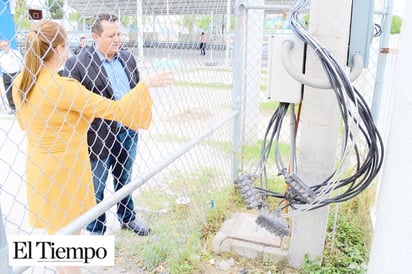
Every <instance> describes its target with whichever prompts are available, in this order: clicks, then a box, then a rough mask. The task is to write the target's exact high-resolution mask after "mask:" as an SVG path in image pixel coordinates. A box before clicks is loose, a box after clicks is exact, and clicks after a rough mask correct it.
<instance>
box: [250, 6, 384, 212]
mask: <svg viewBox="0 0 412 274" xmlns="http://www.w3.org/2000/svg"><path fill="white" fill-rule="evenodd" d="M308 4H309V0H297V1H295V3H294V5H293V6H292V8H291V9H290V11H289V17H288V19H289V21H290V26H291V29H292V31H293V32H294V34H295V35H296V36H297V37H298V38H299V39H301V40H302V41H303V42H304V43H306V44H307V46H308V48H311V49H312V50H313V51H314V53H315V54H316V56H317V57H318V59H319V61H320V63H321V65H322V67H323V69H324V71H325V73H326V76H327V78H328V79H329V82H330V84H331V86H332V89H333V91H334V92H335V95H336V100H337V103H338V107H339V111H340V114H341V118H342V124H343V128H344V134H343V142H342V152H341V157H342V158H343V157H345V155H347V154H348V153H350V152H352V153H353V154H354V155H355V157H354V158H355V160H356V161H355V171H354V172H353V174H351V175H350V176H348V177H345V178H341V179H339V178H335V177H337V174H338V172H340V171H341V170H339V169H338V170H334V171H333V172H332V174H330V175H329V176H328V178H326V179H325V180H324V181H323V182H320V183H318V184H315V185H313V184H312V185H311V186H310V190H311V191H313V193H315V194H316V195H319V196H318V199H316V200H315V201H314V202H313V204H311V207H310V208H309V209H310V210H313V209H317V208H320V207H323V206H327V205H329V204H332V203H340V202H344V201H347V200H349V199H351V198H353V197H355V196H356V195H358V194H359V193H361V192H362V191H364V190H365V189H366V188H367V187H368V186H369V185H370V184H371V183H372V182H373V180H374V179H375V177H376V176H377V174H378V172H379V170H380V168H381V166H382V162H383V157H384V147H383V142H382V138H381V136H380V134H379V131H378V129H377V128H376V126H375V124H374V122H373V117H372V114H371V112H370V110H369V107H368V105H367V103H366V102H365V100H364V99H363V97H362V96H361V94H360V93H359V92H358V91H357V90H356V88H355V87H354V86H353V85H352V83H351V82H350V79H349V78H348V76H347V75H346V73H345V71H344V69H343V68H342V67H341V66H340V64H339V63H338V62H337V61H336V59H335V58H334V57H333V56H332V55H331V54H330V52H329V51H328V50H327V49H326V48H324V47H322V45H321V44H320V43H319V42H318V41H317V40H316V39H315V38H314V37H313V36H312V35H311V34H310V33H309V32H308V31H307V29H306V28H305V26H304V25H303V24H302V23H301V20H300V11H301V10H303V9H305V8H306V7H307V6H308ZM376 27H377V26H376V25H375V29H376ZM379 31H381V29H380V27H379ZM377 33H378V32H377V31H375V34H377ZM288 108H289V103H280V104H279V107H278V108H277V109H276V111H275V112H274V114H273V116H272V118H271V120H270V122H269V124H268V127H267V129H266V134H265V136H264V141H263V144H262V150H261V155H260V161H259V164H258V167H257V170H256V173H257V174H259V177H260V187H255V189H256V190H257V192H258V193H259V194H260V195H261V196H264V197H267V198H268V197H269V198H270V197H272V198H277V199H281V201H280V202H279V206H280V205H281V204H283V206H282V207H281V209H282V210H283V209H285V208H287V207H289V208H291V209H294V210H297V209H298V206H299V205H305V204H308V201H306V200H305V199H302V198H301V196H299V195H297V193H296V192H294V191H293V189H292V190H291V189H287V190H286V191H285V192H284V193H280V192H276V191H274V190H269V189H268V185H267V170H266V162H267V160H268V158H269V156H270V152H271V147H272V145H273V144H275V146H276V148H278V145H279V144H278V143H279V135H280V131H281V128H282V124H283V120H284V117H285V115H286V113H287V111H288ZM291 111H294V110H293V109H291ZM351 125H352V126H351ZM353 125H355V127H356V129H355V130H356V131H355V132H353V131H352V130H354V126H353ZM354 134H356V135H359V137H356V136H354ZM358 140H362V141H363V142H364V144H366V148H363V146H360V145H359V144H358ZM350 144H353V149H352V150H350V151H349V149H350V147H349V145H350ZM293 149H295V148H293ZM277 150H278V149H277ZM364 150H366V154H365V155H362V153H361V151H362V152H363V151H364ZM277 152H278V151H277ZM278 154H279V153H275V163H276V166H277V168H278V170H279V175H283V176H285V178H286V176H289V175H288V173H287V170H286V168H285V167H284V165H283V162H282V160H281V157H280V155H278ZM342 162H343V159H341V161H340V163H342ZM334 180H338V181H334ZM263 185H265V186H263ZM331 186H332V187H331ZM336 190H341V191H342V192H340V191H339V192H336ZM332 192H334V193H335V194H336V193H338V194H336V195H335V196H332V195H331V194H332ZM321 195H323V196H321ZM324 197H327V198H324Z"/></svg>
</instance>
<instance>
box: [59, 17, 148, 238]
mask: <svg viewBox="0 0 412 274" xmlns="http://www.w3.org/2000/svg"><path fill="white" fill-rule="evenodd" d="M91 32H92V38H93V42H94V43H93V45H92V46H91V47H90V48H89V50H82V51H81V52H80V54H79V55H75V56H72V57H71V58H69V59H68V60H67V62H66V65H65V68H64V71H63V72H62V74H63V76H69V77H72V78H75V79H77V80H79V81H80V82H81V83H82V84H83V85H84V86H85V87H86V88H88V89H90V90H92V91H93V92H95V93H98V94H101V95H102V96H105V97H107V98H111V99H119V98H121V97H122V96H123V95H124V94H125V93H126V92H128V91H129V90H130V89H131V88H133V87H135V86H136V85H137V83H138V82H139V72H138V70H137V64H136V60H135V58H134V57H133V55H131V53H129V52H127V51H123V50H119V47H120V44H121V40H120V35H121V33H120V25H119V22H118V19H117V17H116V16H115V15H112V14H108V13H102V14H99V15H97V16H96V17H95V18H94V20H93V23H92V25H91ZM137 140H138V133H137V132H135V131H133V130H130V129H128V128H126V127H125V126H123V125H121V124H119V123H116V122H113V121H108V120H102V119H95V120H94V121H93V123H92V124H91V126H90V129H89V131H88V145H89V152H90V162H91V167H92V172H93V183H94V189H95V195H96V201H97V202H98V203H99V202H101V201H102V200H103V193H104V190H105V187H106V180H107V177H108V173H109V170H110V169H111V174H112V175H113V184H114V190H115V191H118V190H119V189H121V188H122V187H123V186H124V185H126V184H128V183H129V182H130V180H131V177H132V168H133V162H134V160H135V157H136V150H137ZM117 218H118V220H119V222H120V223H121V227H122V229H128V230H131V231H133V232H135V233H136V234H138V235H141V236H147V235H149V233H150V227H148V226H147V225H145V224H142V223H140V222H138V221H137V220H136V213H135V211H134V204H133V200H132V196H131V195H128V196H127V197H125V198H124V199H123V200H122V201H121V202H119V203H118V204H117ZM87 230H89V231H90V232H91V234H100V235H102V234H104V233H105V231H106V214H102V215H101V216H99V217H98V219H97V220H95V221H93V222H92V223H90V224H89V225H88V226H87Z"/></svg>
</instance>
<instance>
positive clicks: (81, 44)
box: [74, 36, 89, 55]
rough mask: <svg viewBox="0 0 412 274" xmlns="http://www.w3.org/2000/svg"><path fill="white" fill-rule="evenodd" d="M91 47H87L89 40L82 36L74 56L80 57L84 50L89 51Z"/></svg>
mask: <svg viewBox="0 0 412 274" xmlns="http://www.w3.org/2000/svg"><path fill="white" fill-rule="evenodd" d="M88 48H89V46H88V45H87V39H86V37H84V36H82V37H80V42H79V45H78V46H77V48H76V49H75V50H74V55H78V54H79V53H80V52H81V51H82V50H84V49H88Z"/></svg>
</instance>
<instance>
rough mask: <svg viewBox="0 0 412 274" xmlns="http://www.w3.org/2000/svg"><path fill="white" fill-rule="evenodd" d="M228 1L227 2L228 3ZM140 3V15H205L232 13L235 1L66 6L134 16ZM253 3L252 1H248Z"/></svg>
mask: <svg viewBox="0 0 412 274" xmlns="http://www.w3.org/2000/svg"><path fill="white" fill-rule="evenodd" d="M228 1H229V2H228ZM293 2H294V0H265V4H267V5H291V4H292V3H293ZM140 3H142V7H141V8H142V11H141V12H142V15H192V14H195V15H202V14H204V15H206V14H211V13H213V14H227V13H228V4H229V5H230V13H231V14H233V12H234V10H233V9H234V5H235V0H131V1H130V0H86V1H85V0H69V1H68V5H69V6H70V7H71V8H74V9H76V10H77V11H78V12H80V13H81V14H82V15H83V16H85V17H91V16H94V15H95V14H97V13H99V12H112V13H116V14H119V15H131V16H133V15H136V14H137V10H138V8H140V7H139V6H138V5H140ZM250 3H253V1H250Z"/></svg>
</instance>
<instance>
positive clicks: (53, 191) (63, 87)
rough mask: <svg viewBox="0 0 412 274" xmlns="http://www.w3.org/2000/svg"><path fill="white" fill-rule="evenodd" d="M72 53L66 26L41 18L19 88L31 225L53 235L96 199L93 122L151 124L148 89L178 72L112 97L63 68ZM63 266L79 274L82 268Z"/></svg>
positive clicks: (16, 93)
mask: <svg viewBox="0 0 412 274" xmlns="http://www.w3.org/2000/svg"><path fill="white" fill-rule="evenodd" d="M67 54H68V46H67V34H66V31H65V30H64V28H63V27H62V26H61V25H59V24H57V23H55V22H53V21H51V20H44V21H40V22H39V23H38V24H36V25H35V26H33V28H32V29H31V31H29V33H28V35H27V42H26V56H25V60H24V67H23V70H22V72H21V73H20V74H19V75H18V76H17V78H16V80H15V82H14V85H13V98H14V102H15V104H16V116H17V119H18V122H19V125H20V127H21V128H22V129H23V130H24V131H25V132H26V136H27V157H26V180H27V184H26V188H27V191H26V192H27V193H26V194H27V201H28V211H29V222H30V224H31V225H32V226H33V227H35V228H45V229H47V231H48V233H49V234H53V233H55V232H57V231H58V230H59V229H61V228H63V227H64V226H65V225H67V224H69V223H70V222H71V221H73V220H74V219H76V218H77V217H78V216H80V215H81V214H83V213H85V212H86V211H87V210H88V209H90V208H91V207H92V206H94V205H95V203H96V202H95V197H94V189H93V182H92V174H91V168H90V161H89V153H88V146H87V136H86V132H87V129H88V127H89V124H90V123H91V122H92V121H93V119H94V118H95V117H101V118H105V119H109V120H115V121H119V122H121V123H122V124H124V125H126V126H128V127H129V128H131V129H135V130H137V129H138V128H142V129H145V128H148V127H149V126H150V123H151V119H152V99H151V97H150V94H149V91H148V88H147V86H152V87H161V86H166V85H169V84H170V83H172V82H173V78H172V77H171V74H166V73H165V74H161V75H158V76H156V77H153V78H152V79H151V81H150V83H149V84H147V85H145V84H144V83H143V82H140V83H139V84H138V85H137V86H136V87H135V88H133V89H132V90H130V92H128V93H127V94H126V95H124V96H123V97H122V98H120V99H119V100H117V101H113V100H110V99H107V98H104V97H102V96H100V95H97V94H95V93H93V92H91V91H89V90H87V89H86V88H85V87H83V86H82V85H80V83H79V82H78V81H76V80H73V79H69V78H65V77H61V76H60V75H59V74H58V73H57V71H58V69H59V68H61V67H62V65H63V64H64V62H65V61H66V59H67ZM58 271H59V273H80V268H79V267H65V268H63V267H59V268H58Z"/></svg>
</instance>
